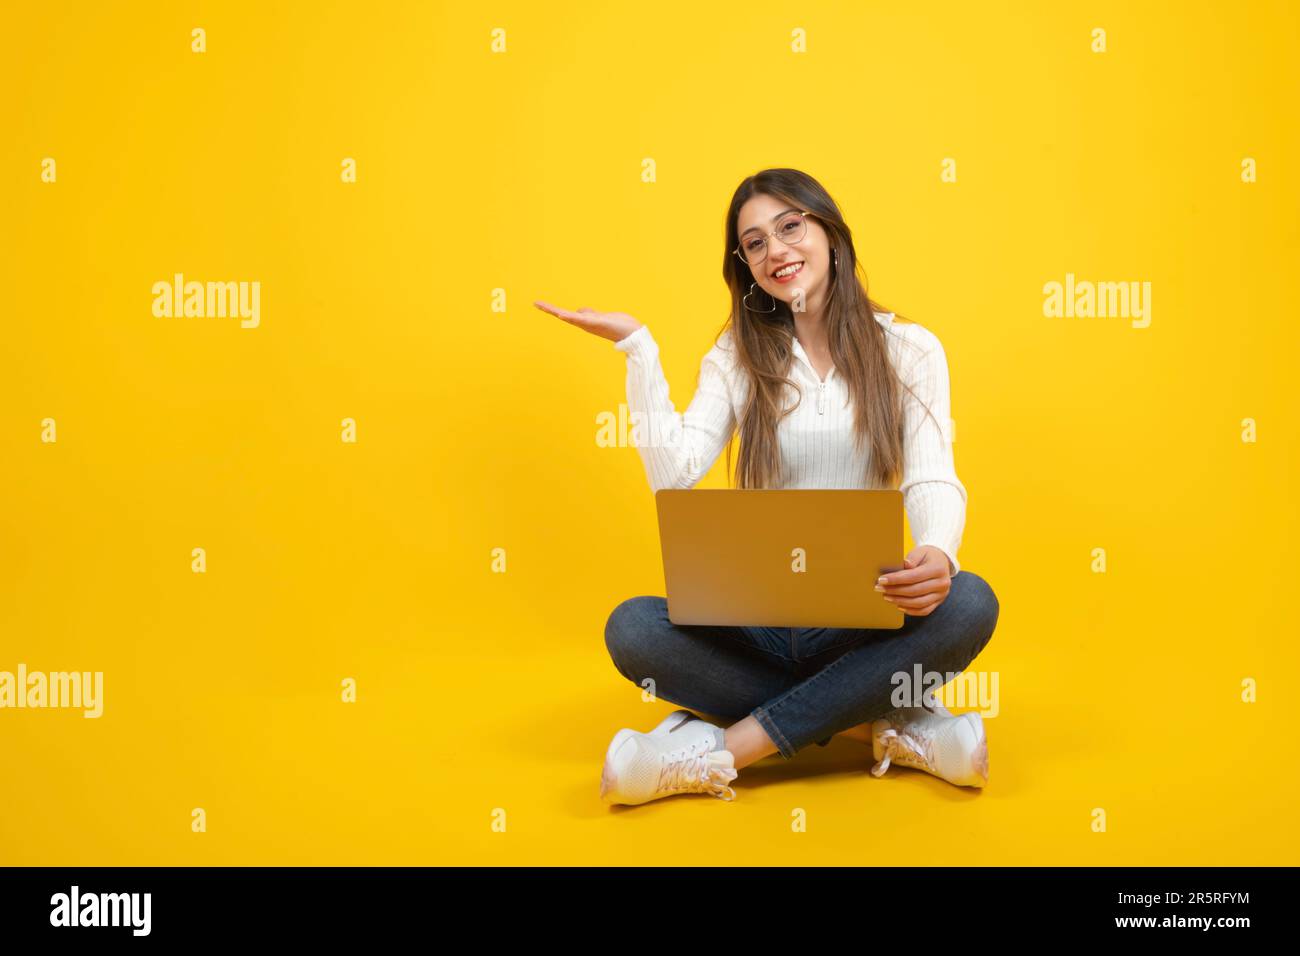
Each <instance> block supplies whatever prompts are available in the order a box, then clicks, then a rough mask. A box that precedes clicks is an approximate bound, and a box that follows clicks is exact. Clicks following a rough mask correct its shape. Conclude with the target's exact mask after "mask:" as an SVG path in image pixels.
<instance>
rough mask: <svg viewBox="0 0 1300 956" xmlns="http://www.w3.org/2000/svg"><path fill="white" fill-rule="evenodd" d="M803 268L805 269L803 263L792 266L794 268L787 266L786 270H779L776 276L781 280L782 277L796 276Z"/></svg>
mask: <svg viewBox="0 0 1300 956" xmlns="http://www.w3.org/2000/svg"><path fill="white" fill-rule="evenodd" d="M802 268H803V263H802V262H796V263H795V264H794V265H792V266H786V267H785V268H784V269H778V270H777V271H776V276H777V277H778V278H780V277H781V276H788V275H794V274H795V273H796V272H798V271H799V270H800V269H802Z"/></svg>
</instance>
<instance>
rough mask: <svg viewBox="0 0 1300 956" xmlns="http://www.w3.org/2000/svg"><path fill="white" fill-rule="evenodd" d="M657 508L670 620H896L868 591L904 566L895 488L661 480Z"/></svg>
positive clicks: (843, 623)
mask: <svg viewBox="0 0 1300 956" xmlns="http://www.w3.org/2000/svg"><path fill="white" fill-rule="evenodd" d="M655 508H656V510H657V511H658V513H659V541H660V545H661V546H662V549H663V561H664V582H665V585H666V587H667V591H668V619H669V620H670V621H672V622H673V623H674V624H713V625H736V626H751V627H753V626H762V627H855V628H867V627H870V628H888V629H897V628H900V627H902V626H903V611H902V609H901V608H899V607H897V606H896V605H893V604H890V603H889V602H888V601H886V600H885V598H884V595H883V594H881V593H880V592H879V591H877V590H875V584H876V578H878V577H880V575H881V574H884V573H886V572H888V571H898V570H901V569H902V568H903V493H902V492H901V491H899V490H897V489H893V490H889V489H880V490H858V489H847V488H844V489H841V488H834V489H831V488H827V489H820V488H819V489H811V488H810V489H757V488H754V489H749V488H737V489H731V488H718V489H714V488H710V489H698V488H687V489H681V488H663V489H660V490H659V491H658V492H656V493H655Z"/></svg>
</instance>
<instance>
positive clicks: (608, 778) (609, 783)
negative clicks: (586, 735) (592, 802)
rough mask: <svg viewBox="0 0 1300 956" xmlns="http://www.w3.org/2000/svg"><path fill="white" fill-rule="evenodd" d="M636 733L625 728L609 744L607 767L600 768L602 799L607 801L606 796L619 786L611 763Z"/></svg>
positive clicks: (606, 756) (606, 754) (606, 755)
mask: <svg viewBox="0 0 1300 956" xmlns="http://www.w3.org/2000/svg"><path fill="white" fill-rule="evenodd" d="M635 733H636V731H635V730H632V729H630V728H628V727H624V728H623V729H622V730H620V731H619V732H618V733H616V734H615V735H614V739H613V740H611V741H610V742H609V749H608V750H606V751H605V765H604V766H603V767H601V768H600V798H601V799H602V800H604V799H605V795H606V794H608V793H609V792H610V791H612V790H613V789H614V787H615V785H617V783H618V780H617V778H616V776H615V774H614V771H613V768H612V767H611V762H612V761H613V759H614V754H615V753H617V752H618V748H619V747H621V746H623V742H624V741H625V740H627V739H628V738H629V737H631V736H632V735H633V734H635Z"/></svg>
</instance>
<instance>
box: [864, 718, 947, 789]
mask: <svg viewBox="0 0 1300 956" xmlns="http://www.w3.org/2000/svg"><path fill="white" fill-rule="evenodd" d="M931 744H932V741H931V739H930V738H929V737H923V738H922V739H919V740H918V739H917V738H916V737H914V736H913V735H912V734H908V733H899V731H898V730H897V728H894V727H890V728H889V729H888V730H884V731H881V733H880V747H881V750H882V751H883V752H884V756H882V757H881V758H880V760H879V761H877V763H876V765H875V766H874V767H872V768H871V775H872V776H873V777H879V776H881V775H883V774H884V772H885V771H886V770H888V769H889V764H890V762H891V761H893V760H897V761H898V762H899V763H900V764H902V765H903V766H908V765H909V764H912V763H913V761H920V762H921V763H922V764H924V765H925V766H927V767H932V766H933V763H932V760H933V756H932V754H931V752H930V748H931Z"/></svg>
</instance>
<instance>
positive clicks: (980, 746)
mask: <svg viewBox="0 0 1300 956" xmlns="http://www.w3.org/2000/svg"><path fill="white" fill-rule="evenodd" d="M871 738H872V740H871V751H872V755H873V756H874V757H875V759H876V765H875V766H874V767H872V768H871V773H872V776H876V777H879V776H881V775H882V774H884V772H885V771H886V770H887V769H888V768H889V765H890V763H891V762H892V763H896V764H899V765H901V766H904V767H913V768H915V769H917V770H924V771H926V772H927V773H931V774H934V776H936V777H939V778H940V779H943V780H947V781H948V782H949V783H951V784H955V785H956V786H959V787H983V786H984V785H985V784H987V783H988V779H989V751H988V741H987V739H986V737H985V735H984V720H983V718H981V717H980V715H979V714H978V713H976V712H974V711H970V712H968V713H965V714H958V715H956V716H953V715H952V714H947V715H946V716H945V715H944V714H941V713H938V712H934V711H930V710H927V709H926V708H924V707H906V708H902V709H900V710H895V711H891V712H890V713H888V714H885V715H884V716H883V717H880V718H878V719H876V720H875V721H873V722H872V724H871Z"/></svg>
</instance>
